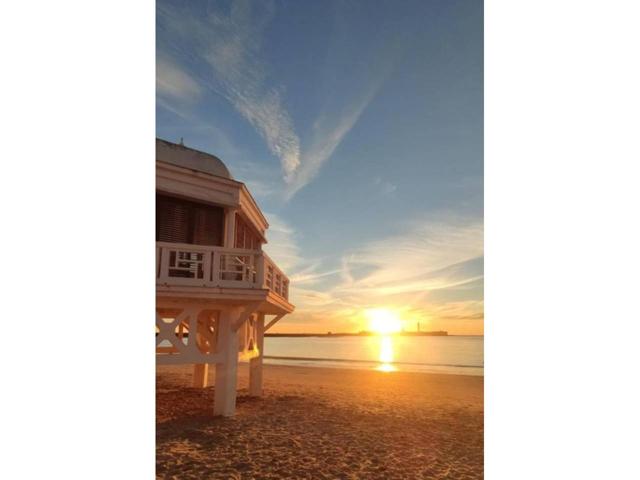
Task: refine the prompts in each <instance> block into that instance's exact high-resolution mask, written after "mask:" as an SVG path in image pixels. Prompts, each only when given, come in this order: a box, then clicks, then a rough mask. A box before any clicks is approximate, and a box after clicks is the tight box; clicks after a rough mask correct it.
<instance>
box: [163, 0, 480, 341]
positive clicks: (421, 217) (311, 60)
mask: <svg viewBox="0 0 640 480" xmlns="http://www.w3.org/2000/svg"><path fill="white" fill-rule="evenodd" d="M482 9H483V5H482V2H479V1H475V0H467V1H455V0H447V1H424V0H423V1H389V2H383V1H375V2H373V1H362V2H358V1H323V2H312V1H292V0H290V1H274V2H265V1H260V2H257V1H256V2H243V1H235V2H229V1H224V2H167V1H158V3H157V85H156V86H157V97H156V98H157V135H158V136H159V137H161V138H164V139H167V140H170V141H178V140H179V139H180V138H181V137H182V138H184V141H185V144H186V145H187V146H190V147H193V148H196V149H200V150H204V151H207V152H211V153H213V154H215V155H217V156H218V157H220V158H222V159H223V161H224V162H225V163H226V164H227V166H228V167H229V169H230V170H231V172H232V174H233V175H234V177H235V178H236V179H238V180H240V181H243V182H245V183H246V184H247V185H248V187H249V189H250V190H251V192H252V193H253V195H254V197H255V198H256V200H257V201H258V203H259V205H260V206H261V208H262V210H263V211H264V212H265V214H266V216H267V218H268V220H269V223H270V225H271V228H270V229H269V232H268V235H267V236H268V239H269V244H268V245H267V246H266V247H265V250H267V251H268V252H269V254H270V255H271V256H272V257H274V259H275V260H277V262H278V264H279V265H281V266H282V267H283V268H284V269H285V271H286V272H287V273H288V274H289V276H290V277H291V279H292V287H291V289H292V301H293V303H294V304H295V305H296V307H297V310H296V312H295V313H294V314H292V315H290V316H288V317H287V319H286V320H283V321H282V322H280V323H279V324H278V328H279V330H280V331H320V332H323V331H327V330H333V331H338V330H348V331H353V330H359V329H360V328H362V326H363V323H362V322H363V318H364V317H363V311H364V310H365V309H367V308H390V309H393V310H395V311H396V312H397V313H398V314H399V315H400V316H401V318H402V319H403V320H404V321H405V324H406V327H407V328H408V329H414V328H415V323H416V322H417V321H420V322H421V325H422V328H423V329H425V328H428V329H445V330H448V331H449V332H450V333H459V334H480V333H482V332H483V143H482V141H483V123H482V122H483V97H482V92H483V77H482V74H483V73H482V72H483V56H482V55H483V53H482V52H483V31H482V24H483V17H482Z"/></svg>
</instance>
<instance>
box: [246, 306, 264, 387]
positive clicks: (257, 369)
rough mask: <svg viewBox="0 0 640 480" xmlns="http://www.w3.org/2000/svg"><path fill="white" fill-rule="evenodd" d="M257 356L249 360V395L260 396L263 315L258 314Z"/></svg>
mask: <svg viewBox="0 0 640 480" xmlns="http://www.w3.org/2000/svg"><path fill="white" fill-rule="evenodd" d="M256 327H257V328H256V329H257V332H256V333H257V343H258V356H257V357H254V358H252V359H251V360H249V394H250V395H251V396H253V397H261V396H262V363H263V361H262V360H263V357H264V313H259V314H258V319H257V324H256Z"/></svg>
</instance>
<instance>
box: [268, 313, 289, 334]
mask: <svg viewBox="0 0 640 480" xmlns="http://www.w3.org/2000/svg"><path fill="white" fill-rule="evenodd" d="M284 316H285V314H284V313H281V314H280V315H276V317H275V318H274V319H273V320H271V321H270V322H269V323H267V324H266V325H265V327H264V331H265V332H266V331H267V330H269V329H270V328H271V327H273V326H274V325H275V324H276V322H277V321H278V320H280V319H281V318H282V317H284Z"/></svg>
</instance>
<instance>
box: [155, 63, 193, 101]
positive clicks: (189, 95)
mask: <svg viewBox="0 0 640 480" xmlns="http://www.w3.org/2000/svg"><path fill="white" fill-rule="evenodd" d="M156 94H157V95H158V97H160V99H167V98H169V99H172V100H179V101H183V102H189V103H192V102H194V101H195V100H197V99H198V98H199V97H200V96H201V95H202V88H201V87H200V85H199V84H198V82H196V81H195V80H194V79H193V78H192V77H191V76H190V75H189V74H188V73H187V72H185V71H184V70H183V69H182V68H181V67H180V66H178V64H177V63H175V62H174V61H173V60H171V59H170V58H168V57H166V56H164V55H158V57H157V58H156Z"/></svg>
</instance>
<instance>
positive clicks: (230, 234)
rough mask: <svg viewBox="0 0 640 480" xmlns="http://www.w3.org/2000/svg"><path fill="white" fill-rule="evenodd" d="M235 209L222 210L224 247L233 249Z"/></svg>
mask: <svg viewBox="0 0 640 480" xmlns="http://www.w3.org/2000/svg"><path fill="white" fill-rule="evenodd" d="M236 212H237V209H236V208H225V209H224V246H225V247H226V248H233V246H234V244H235V238H236Z"/></svg>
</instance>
